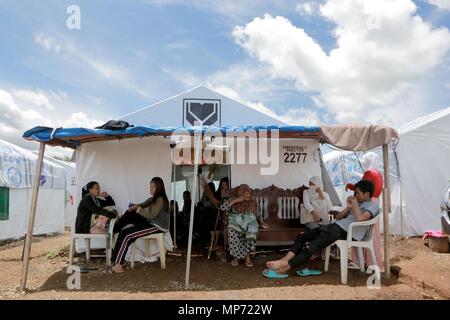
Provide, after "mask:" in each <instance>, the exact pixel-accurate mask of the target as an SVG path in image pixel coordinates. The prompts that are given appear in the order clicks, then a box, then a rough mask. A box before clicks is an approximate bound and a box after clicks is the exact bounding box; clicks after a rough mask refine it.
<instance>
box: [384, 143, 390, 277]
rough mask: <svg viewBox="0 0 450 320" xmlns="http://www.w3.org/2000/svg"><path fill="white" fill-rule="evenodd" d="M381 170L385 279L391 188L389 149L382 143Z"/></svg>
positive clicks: (387, 267) (387, 263) (386, 273)
mask: <svg viewBox="0 0 450 320" xmlns="http://www.w3.org/2000/svg"><path fill="white" fill-rule="evenodd" d="M383 166H384V168H383V171H384V189H383V233H384V274H385V276H386V279H389V278H390V277H391V262H390V250H389V211H390V203H391V200H390V198H391V190H390V181H389V178H390V176H389V149H388V144H384V145H383Z"/></svg>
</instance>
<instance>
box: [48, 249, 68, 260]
mask: <svg viewBox="0 0 450 320" xmlns="http://www.w3.org/2000/svg"><path fill="white" fill-rule="evenodd" d="M68 250H69V248H68V246H65V247H60V246H57V247H55V248H53V249H52V250H50V251H49V252H48V253H47V254H46V255H45V258H47V259H50V260H51V259H55V258H57V257H67V256H68Z"/></svg>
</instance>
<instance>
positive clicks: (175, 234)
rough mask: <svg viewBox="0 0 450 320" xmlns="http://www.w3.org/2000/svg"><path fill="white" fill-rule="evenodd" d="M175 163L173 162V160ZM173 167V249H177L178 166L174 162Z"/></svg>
mask: <svg viewBox="0 0 450 320" xmlns="http://www.w3.org/2000/svg"><path fill="white" fill-rule="evenodd" d="M172 161H173V160H172ZM172 167H173V248H174V249H175V250H176V249H177V213H178V212H177V206H176V203H177V197H176V190H177V184H176V177H177V175H176V174H175V170H176V168H177V166H176V165H175V163H173V162H172Z"/></svg>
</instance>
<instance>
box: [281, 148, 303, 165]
mask: <svg viewBox="0 0 450 320" xmlns="http://www.w3.org/2000/svg"><path fill="white" fill-rule="evenodd" d="M282 151H283V162H285V163H305V162H306V156H307V155H308V152H307V149H306V146H283V147H282Z"/></svg>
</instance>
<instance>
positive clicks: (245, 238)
mask: <svg viewBox="0 0 450 320" xmlns="http://www.w3.org/2000/svg"><path fill="white" fill-rule="evenodd" d="M220 209H221V210H222V211H224V212H228V213H229V214H228V245H229V249H230V255H231V256H232V257H233V260H232V261H231V265H232V266H238V264H239V260H242V259H245V266H246V267H249V268H250V267H253V262H252V259H251V256H250V254H251V253H252V252H253V251H255V248H256V236H257V235H258V229H259V224H261V227H262V228H266V227H267V224H266V223H265V222H264V221H263V218H262V216H261V213H260V211H259V210H258V204H257V203H256V200H255V199H254V198H253V193H252V189H250V187H249V186H248V185H246V184H242V185H240V186H239V188H238V197H236V198H234V199H230V200H228V201H224V202H223V204H222V205H221V206H220ZM258 221H259V223H258Z"/></svg>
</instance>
